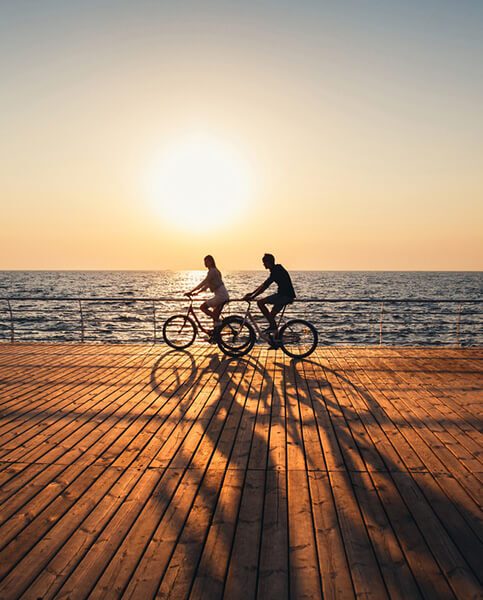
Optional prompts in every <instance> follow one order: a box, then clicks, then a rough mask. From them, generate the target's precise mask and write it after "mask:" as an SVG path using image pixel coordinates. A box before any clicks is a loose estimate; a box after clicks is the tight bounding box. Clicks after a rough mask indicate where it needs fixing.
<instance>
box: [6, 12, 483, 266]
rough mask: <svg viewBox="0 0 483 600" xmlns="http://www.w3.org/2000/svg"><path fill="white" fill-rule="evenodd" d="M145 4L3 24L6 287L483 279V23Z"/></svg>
mask: <svg viewBox="0 0 483 600" xmlns="http://www.w3.org/2000/svg"><path fill="white" fill-rule="evenodd" d="M141 4H142V7H143V8H142V9H141V8H140V7H139V3H138V4H136V5H134V3H133V4H132V5H131V6H130V5H129V3H127V5H126V6H124V7H123V8H119V7H117V6H116V3H110V2H107V3H106V5H105V7H104V8H103V9H102V10H101V9H100V8H98V9H96V8H94V7H91V8H89V9H87V8H85V7H84V8H83V5H81V4H79V5H78V6H75V5H74V4H73V5H72V6H70V8H69V9H67V8H66V7H64V8H63V7H62V3H56V2H50V1H49V2H46V3H45V5H43V7H40V6H36V7H35V8H34V7H30V8H29V11H30V12H29V13H28V15H27V14H25V11H24V12H22V10H23V9H22V8H21V7H17V8H15V7H5V6H2V7H1V8H0V76H1V82H2V84H1V85H2V94H1V95H0V126H1V128H2V132H3V135H2V138H1V139H0V164H1V170H2V175H1V178H0V199H1V214H2V222H3V228H2V235H1V236H0V269H19V270H23V269H25V270H29V269H32V270H33V269H139V270H144V269H146V270H151V269H154V270H157V269H194V268H202V258H203V256H204V255H205V254H207V253H211V254H213V255H214V256H215V257H216V258H217V260H218V262H219V263H220V265H223V268H225V269H254V268H255V269H258V268H261V263H260V259H261V256H262V255H263V253H264V252H272V253H273V254H275V256H276V257H277V259H279V260H280V261H281V262H282V263H283V264H286V265H287V266H288V267H290V268H291V269H301V270H303V269H307V270H318V269H321V270H338V269H340V270H481V269H482V267H483V243H482V241H483V240H482V234H481V232H482V231H483V177H482V176H481V173H482V172H483V169H482V167H483V109H482V106H483V81H482V79H481V67H482V66H483V65H482V62H483V58H482V57H483V42H482V39H483V36H482V35H480V34H481V33H482V32H483V10H480V8H479V7H478V5H477V4H476V3H473V2H463V3H462V4H461V5H459V9H458V7H453V8H451V6H450V4H449V3H445V2H443V3H442V4H441V6H443V5H444V10H442V9H441V10H440V11H439V12H437V13H434V7H436V6H438V4H437V3H432V2H428V3H427V6H426V9H422V8H416V7H414V8H405V9H402V8H401V9H399V8H395V6H396V5H394V7H393V8H392V9H391V10H389V9H382V8H381V7H380V6H379V5H378V4H377V3H375V2H369V5H373V6H372V7H371V9H370V11H369V13H370V14H368V15H367V14H365V15H364V14H362V13H361V12H360V9H359V8H358V5H357V3H349V4H350V6H351V9H350V10H348V11H346V13H343V11H342V10H339V9H337V8H335V7H334V6H332V5H331V8H330V10H329V9H328V8H326V9H324V8H322V7H316V6H314V4H313V3H311V2H308V1H306V2H305V1H304V2H301V3H300V4H299V6H298V7H297V8H293V7H292V8H289V7H286V6H285V5H284V6H283V7H281V6H278V5H277V3H275V2H268V1H267V2H265V3H262V4H261V5H260V6H261V7H259V8H258V9H255V7H252V8H245V9H241V8H239V9H237V8H236V7H234V6H233V5H230V6H228V5H227V4H225V3H221V2H220V3H218V2H213V3H210V5H211V7H212V8H211V12H210V14H209V15H208V16H207V15H206V14H205V15H204V18H202V13H201V12H200V9H199V8H197V5H196V4H195V3H189V2H188V3H184V2H183V3H181V4H180V6H182V7H184V8H176V7H171V8H169V9H168V8H161V7H159V6H158V7H157V6H153V5H152V4H151V3H141ZM391 4H392V3H391ZM277 6H278V7H277ZM430 9H431V10H430ZM425 10H426V12H424V11H425ZM438 10H439V9H438ZM236 11H238V12H236ZM371 11H372V12H371ZM432 11H433V12H432ZM2 13H3V14H2ZM435 14H436V17H435V16H434V15H435ZM430 16H431V17H432V18H431V19H430ZM2 17H3V18H2ZM408 40H410V41H411V44H408ZM7 57H8V58H7ZM193 136H194V137H195V138H196V136H201V139H205V140H208V141H207V142H203V143H201V145H200V147H201V153H198V154H196V152H199V149H198V148H197V149H196V152H191V150H188V151H186V149H183V148H182V149H181V150H180V151H179V152H178V149H179V147H180V144H181V145H182V141H183V140H186V139H188V140H190V139H193ZM177 152H178V154H179V156H178V155H177V154H176V153H177ZM210 153H211V154H210ZM174 155H175V156H177V161H178V162H176V165H175V167H173V165H172V163H173V160H171V158H172V157H173V156H174ZM210 156H211V157H212V161H211V162H210ZM163 157H164V158H163ZM170 157H171V158H170ZM178 159H179V160H178ZM205 159H206V160H205ZM163 161H164V162H163ZM170 161H171V162H170ZM166 164H168V165H169V168H170V169H171V171H173V172H175V175H176V177H177V179H173V175H172V173H171V175H170V174H169V173H168V175H166V173H165V174H164V175H162V173H163V169H164V171H166V169H167V168H165V166H166ZM217 173H219V175H217ZM163 177H164V178H163ZM169 177H171V179H169ZM153 178H154V179H155V180H156V178H159V180H158V181H157V182H155V184H156V185H155V187H156V193H157V194H158V196H159V202H158V201H157V200H156V197H154V198H153V194H152V191H151V192H150V191H149V190H148V187H149V186H148V185H147V182H149V181H150V180H151V182H152V180H153ZM180 190H181V192H182V194H181V192H180ZM210 202H211V203H213V206H215V207H216V206H218V207H219V208H218V210H217V211H215V212H214V213H213V214H212V213H210V212H209V210H213V206H211V207H209V206H208V205H209V203H210ZM172 208H176V212H173V211H172V210H171V209H172ZM180 210H181V213H180ZM196 210H198V211H200V212H199V216H198V217H197V219H195V222H194V223H191V224H190V226H189V227H186V226H183V222H182V221H183V218H182V217H180V214H182V213H183V211H184V213H185V215H186V216H187V215H188V212H190V213H194V214H196ZM176 215H177V216H176ZM220 215H221V216H220ZM203 217H206V219H203ZM218 217H220V218H219V220H218V221H217V219H218ZM176 219H178V221H176ZM184 221H185V223H184V225H186V223H187V222H188V221H189V219H187V218H185V219H184Z"/></svg>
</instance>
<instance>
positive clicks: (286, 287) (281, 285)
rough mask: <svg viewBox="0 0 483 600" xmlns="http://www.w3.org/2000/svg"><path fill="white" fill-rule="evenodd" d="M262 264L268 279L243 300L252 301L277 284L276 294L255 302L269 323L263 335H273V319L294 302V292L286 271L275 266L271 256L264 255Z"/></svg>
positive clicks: (277, 265) (274, 328) (274, 325)
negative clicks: (266, 271)
mask: <svg viewBox="0 0 483 600" xmlns="http://www.w3.org/2000/svg"><path fill="white" fill-rule="evenodd" d="M262 262H263V266H264V267H265V268H266V269H268V270H269V271H270V277H269V278H268V279H266V280H265V281H264V282H263V283H262V284H261V285H260V286H259V287H257V289H256V290H254V291H253V292H251V293H250V294H246V295H245V296H244V297H243V298H244V300H252V299H253V298H256V297H257V296H259V295H260V294H261V293H262V292H264V291H265V290H266V289H267V288H268V287H269V286H270V285H271V284H272V283H276V284H277V286H278V291H277V293H276V294H271V295H270V296H265V298H260V300H257V304H258V307H259V309H260V310H261V311H262V314H263V316H264V317H265V318H266V319H267V321H268V323H269V327H268V328H267V329H266V330H265V333H272V334H273V333H276V331H277V324H276V322H275V317H276V316H277V314H278V313H279V312H280V311H281V310H282V308H283V307H284V306H286V305H287V304H291V303H292V302H293V301H294V300H295V290H294V288H293V285H292V280H291V279H290V275H289V274H288V271H287V270H286V269H285V268H284V267H282V265H279V264H275V257H274V256H273V254H264V255H263V258H262ZM267 304H271V305H272V309H271V310H269V309H268V308H267Z"/></svg>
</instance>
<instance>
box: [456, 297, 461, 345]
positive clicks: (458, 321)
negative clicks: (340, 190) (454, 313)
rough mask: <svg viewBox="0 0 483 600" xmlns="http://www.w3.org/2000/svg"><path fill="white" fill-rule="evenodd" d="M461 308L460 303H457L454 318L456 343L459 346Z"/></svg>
mask: <svg viewBox="0 0 483 600" xmlns="http://www.w3.org/2000/svg"><path fill="white" fill-rule="evenodd" d="M461 309H462V305H461V304H459V305H458V317H457V319H456V345H457V346H461V340H460V330H461Z"/></svg>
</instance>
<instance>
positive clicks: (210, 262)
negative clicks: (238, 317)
mask: <svg viewBox="0 0 483 600" xmlns="http://www.w3.org/2000/svg"><path fill="white" fill-rule="evenodd" d="M204 263H205V267H206V268H207V269H208V274H207V275H206V277H205V278H204V279H203V281H201V282H200V283H199V284H198V285H197V286H196V287H194V288H193V289H192V290H191V291H190V292H186V293H185V296H192V295H196V294H199V293H200V292H203V291H205V290H208V289H209V290H210V291H211V292H213V294H214V296H212V297H211V298H208V300H205V302H203V304H202V305H201V306H200V309H201V310H202V311H203V312H204V313H205V315H208V316H209V317H211V318H212V319H213V325H214V327H217V326H218V325H219V323H220V322H219V318H220V314H221V311H222V309H223V305H224V304H225V303H226V302H228V301H229V300H230V297H229V295H228V291H227V289H226V287H225V285H224V283H223V279H222V277H221V273H220V271H219V270H218V269H217V268H216V263H215V259H214V258H213V257H212V256H211V254H208V256H205V258H204Z"/></svg>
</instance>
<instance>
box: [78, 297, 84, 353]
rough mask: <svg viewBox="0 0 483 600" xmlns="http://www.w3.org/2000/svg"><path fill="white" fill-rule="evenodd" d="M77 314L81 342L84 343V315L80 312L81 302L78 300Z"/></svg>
mask: <svg viewBox="0 0 483 600" xmlns="http://www.w3.org/2000/svg"><path fill="white" fill-rule="evenodd" d="M79 314H80V322H81V342H84V313H83V311H82V300H81V299H80V298H79Z"/></svg>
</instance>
